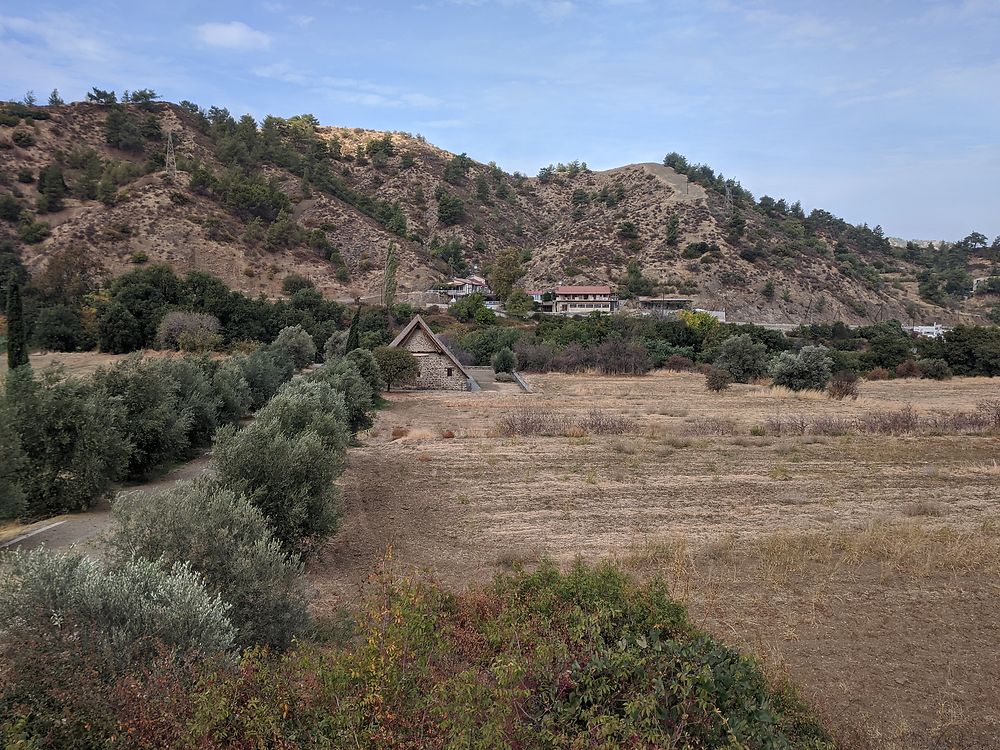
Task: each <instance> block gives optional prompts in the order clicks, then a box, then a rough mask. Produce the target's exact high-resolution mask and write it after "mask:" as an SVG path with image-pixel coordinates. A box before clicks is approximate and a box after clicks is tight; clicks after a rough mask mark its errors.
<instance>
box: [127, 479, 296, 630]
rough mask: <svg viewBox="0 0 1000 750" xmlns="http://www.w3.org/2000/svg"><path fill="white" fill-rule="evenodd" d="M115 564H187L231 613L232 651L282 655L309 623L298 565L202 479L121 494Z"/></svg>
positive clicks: (250, 511) (233, 501) (241, 503)
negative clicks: (258, 648)
mask: <svg viewBox="0 0 1000 750" xmlns="http://www.w3.org/2000/svg"><path fill="white" fill-rule="evenodd" d="M111 518H112V527H111V536H110V538H109V547H110V549H111V552H112V559H113V560H117V561H118V563H119V564H123V563H125V562H127V561H128V560H131V559H133V558H144V559H146V560H160V561H161V563H163V564H164V565H173V564H183V563H184V562H185V561H188V562H189V563H190V567H191V570H193V571H194V572H196V573H199V574H200V575H201V576H202V577H203V581H204V584H205V587H206V588H207V589H208V591H209V593H211V594H215V595H218V596H219V597H220V598H221V599H222V600H223V601H224V602H226V603H227V604H228V605H230V606H231V609H230V611H229V617H230V619H231V620H232V622H233V625H234V626H235V628H236V638H235V641H236V644H237V645H239V646H244V647H245V646H251V645H253V644H264V645H268V646H271V647H272V648H279V649H284V648H287V647H288V645H289V644H290V643H291V640H292V638H294V637H295V636H297V635H299V634H300V633H301V632H302V631H303V629H304V628H305V625H306V622H307V613H306V595H305V591H304V589H303V585H302V580H301V577H300V573H301V565H300V563H299V561H298V558H297V557H295V556H292V555H288V554H286V553H285V552H284V551H283V550H282V549H281V545H280V544H279V543H278V541H277V540H276V539H275V538H274V535H273V534H272V532H271V529H270V527H269V526H268V522H267V519H266V518H265V517H264V515H263V514H262V513H261V511H260V510H259V509H258V508H257V507H255V506H254V505H253V504H252V503H250V502H249V501H248V500H246V499H245V498H243V497H240V496H238V495H236V494H235V493H233V492H232V491H230V490H227V489H224V488H221V487H219V486H217V485H216V484H215V483H213V482H210V481H205V480H199V481H195V482H181V483H179V484H177V485H175V486H174V487H172V488H170V489H166V490H160V491H158V492H150V493H146V492H133V493H129V494H126V495H121V496H120V497H119V498H118V499H117V500H115V503H114V505H113V506H112V509H111Z"/></svg>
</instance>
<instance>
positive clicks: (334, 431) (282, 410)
mask: <svg viewBox="0 0 1000 750" xmlns="http://www.w3.org/2000/svg"><path fill="white" fill-rule="evenodd" d="M256 419H257V422H274V423H275V424H276V425H277V427H278V429H279V431H280V432H281V434H283V435H285V436H286V437H295V436H296V435H298V434H299V433H302V432H306V431H311V432H315V433H316V434H317V435H319V437H320V439H321V440H322V441H323V445H324V446H326V448H327V449H328V450H330V451H332V452H333V454H334V455H332V456H331V458H330V459H329V460H331V461H332V462H334V463H335V464H336V466H337V467H338V468H339V467H340V465H341V458H342V456H343V451H344V449H345V448H347V445H348V443H349V442H350V440H351V432H350V429H349V426H348V422H349V421H350V420H349V417H348V414H347V407H346V406H345V405H344V396H343V394H341V393H338V392H337V390H336V389H335V388H334V387H333V385H331V384H330V383H328V382H324V381H320V380H301V379H300V380H293V381H291V382H289V383H285V384H284V385H283V386H281V388H280V389H279V390H278V392H277V393H276V394H275V395H274V397H273V398H272V399H271V400H270V401H268V402H267V403H266V404H264V406H263V407H261V409H260V410H259V411H258V412H257V417H256Z"/></svg>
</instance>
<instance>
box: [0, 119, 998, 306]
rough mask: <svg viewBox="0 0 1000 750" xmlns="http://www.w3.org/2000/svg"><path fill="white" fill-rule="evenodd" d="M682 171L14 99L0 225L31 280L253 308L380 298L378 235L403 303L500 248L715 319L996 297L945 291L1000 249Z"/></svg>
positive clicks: (985, 268) (288, 123) (303, 124)
mask: <svg viewBox="0 0 1000 750" xmlns="http://www.w3.org/2000/svg"><path fill="white" fill-rule="evenodd" d="M167 131H172V133H173V141H174V143H175V151H176V157H177V167H178V169H177V173H176V178H175V180H174V181H173V182H171V181H170V180H169V179H168V178H167V173H166V172H165V171H164V156H165V150H166V132H167ZM673 156H675V157H676V155H673ZM678 159H679V158H674V159H673V160H672V161H671V163H672V164H673V165H674V166H675V167H677V169H674V168H671V167H668V166H663V165H660V164H652V163H650V164H633V165H628V166H623V167H619V168H617V169H612V170H608V171H604V172H592V171H590V170H588V169H586V166H585V165H581V164H577V163H573V164H570V165H559V166H558V167H554V168H546V169H543V170H542V171H541V172H540V173H539V175H538V176H537V177H531V178H529V177H526V176H524V175H520V174H516V173H515V174H508V173H506V172H504V171H502V170H501V169H499V168H498V167H496V166H495V165H485V164H481V163H479V162H476V161H474V160H472V159H470V158H468V157H466V156H465V155H460V156H456V155H454V154H451V153H449V152H446V151H443V150H441V149H439V148H436V147H434V146H432V145H430V144H428V143H426V141H424V139H422V138H421V137H420V136H413V135H410V134H406V133H382V132H377V131H370V130H363V129H357V128H355V129H350V128H340V127H324V126H320V125H319V124H318V123H316V122H315V121H314V120H313V119H312V118H311V116H307V115H306V116H300V117H296V118H290V119H288V120H282V119H278V118H267V119H266V120H265V121H264V122H263V123H260V124H258V123H254V122H253V121H252V120H250V119H249V118H246V117H244V118H243V119H240V120H236V119H235V118H233V117H231V116H230V115H229V113H228V112H226V111H225V110H217V109H215V108H213V109H211V110H208V111H207V112H206V111H204V110H200V109H199V108H197V107H195V106H194V105H191V104H189V103H184V104H183V105H174V104H167V103H159V102H144V103H141V104H128V105H116V106H109V105H101V104H95V103H77V104H70V105H64V106H53V107H44V108H26V107H21V106H19V105H10V106H8V107H7V109H6V110H5V112H4V114H3V115H2V116H0V193H3V194H5V195H4V197H3V199H2V200H3V211H2V212H0V215H2V216H3V218H4V219H5V221H3V222H0V233H2V236H3V237H4V238H6V241H7V243H8V247H13V248H14V252H16V253H17V254H19V255H20V260H21V262H22V263H23V264H24V266H25V267H26V268H27V269H28V271H29V272H30V273H31V274H32V275H35V276H37V275H38V274H40V273H42V272H43V271H44V270H45V269H46V267H47V266H48V265H49V264H50V261H51V260H52V259H53V258H54V257H58V256H60V254H64V253H67V252H70V253H75V255H73V257H74V258H77V259H82V258H84V257H86V259H88V260H89V261H90V262H91V263H94V264H96V268H95V273H96V274H98V275H108V274H110V275H115V274H118V273H121V272H123V271H125V270H127V269H129V268H132V267H135V265H136V264H139V263H152V262H166V263H169V264H170V265H172V266H174V267H175V268H176V269H177V270H178V271H182V272H183V271H187V270H190V269H193V268H197V269H201V270H206V271H210V272H212V273H214V274H216V275H218V276H220V277H221V278H222V279H224V280H225V281H226V282H227V283H228V284H229V285H230V286H232V287H233V288H237V289H241V290H243V291H245V292H250V293H254V294H257V293H260V294H264V295H266V296H278V295H280V290H281V281H282V279H283V278H284V277H285V276H287V275H288V274H291V273H299V274H303V275H305V276H308V277H309V278H310V279H312V280H313V281H314V283H315V284H316V285H317V287H318V288H319V289H320V290H321V291H322V292H323V293H324V295H326V296H327V297H329V298H335V299H343V300H348V299H351V298H353V297H355V296H362V297H365V296H376V295H377V294H378V291H379V289H380V286H381V281H382V268H383V265H384V258H385V254H386V251H387V248H388V247H389V246H390V244H391V243H395V244H396V245H397V246H398V257H399V263H400V265H399V270H398V280H399V292H400V294H399V298H400V299H403V298H409V299H412V300H414V301H420V300H421V295H420V294H419V293H420V292H423V291H426V290H428V289H429V288H430V287H431V286H433V284H435V283H437V282H440V281H442V280H444V279H446V278H447V277H448V276H450V275H451V274H452V273H458V272H461V271H463V270H466V269H475V270H478V271H481V272H482V271H484V270H486V269H487V268H488V266H489V264H490V262H491V260H492V259H493V258H494V256H495V255H496V253H497V252H498V251H501V250H504V249H507V248H515V249H517V250H519V251H521V252H522V258H523V268H524V271H525V276H524V279H523V281H522V282H521V283H522V284H523V285H525V286H529V287H531V286H542V285H549V284H553V283H557V282H569V283H573V282H576V283H585V282H592V283H593V282H609V283H611V284H614V285H617V286H619V288H620V289H621V290H622V291H623V293H624V294H625V295H626V296H627V295H628V294H629V293H630V292H632V293H643V294H645V293H650V292H654V293H664V294H671V293H677V294H682V295H685V296H691V297H694V299H695V301H696V304H697V305H698V306H700V307H704V308H709V309H725V310H726V311H727V314H728V316H729V318H730V319H731V320H750V321H754V322H802V321H823V320H835V319H842V320H846V321H849V322H865V321H873V320H884V319H889V318H897V319H900V320H902V321H904V322H906V323H910V322H913V323H922V322H931V321H934V320H938V321H942V322H958V321H960V320H964V321H968V322H981V321H983V320H985V317H984V316H985V315H986V313H987V312H988V310H989V306H990V305H991V304H995V303H996V299H995V296H994V298H992V299H991V296H990V295H987V296H983V297H978V298H973V299H971V300H965V299H963V297H964V295H963V294H962V293H961V292H962V286H963V284H965V281H964V278H965V276H964V275H969V276H982V275H987V274H989V273H990V269H991V267H992V265H993V264H995V262H996V259H997V255H998V254H1000V248H996V247H993V248H988V247H985V246H983V247H981V248H978V247H973V248H971V250H970V251H969V252H965V253H964V254H955V253H951V255H950V256H949V257H948V258H944V253H942V254H941V257H937V256H934V253H935V251H934V250H930V251H928V250H927V249H926V248H917V247H915V246H914V247H911V248H907V247H901V248H900V247H893V246H892V245H890V243H889V241H888V240H886V239H885V238H883V237H882V236H881V232H880V230H877V229H876V230H875V231H872V230H869V229H868V228H867V227H863V228H857V227H852V226H850V225H849V224H846V222H843V221H841V220H839V219H837V218H836V217H833V216H832V215H830V214H827V213H826V212H817V211H814V212H812V213H811V214H810V215H809V216H808V217H807V216H805V214H804V213H802V212H801V209H799V208H798V206H797V204H793V205H792V206H788V205H787V204H786V203H785V202H784V201H777V202H775V201H770V199H762V200H761V201H759V202H757V201H755V200H754V199H753V197H752V196H750V194H749V193H748V192H747V191H745V190H743V189H742V188H741V187H740V186H739V185H738V183H734V182H732V181H726V182H724V181H723V180H722V178H721V176H717V175H715V174H714V172H712V170H710V169H708V168H707V167H703V166H701V165H695V166H693V167H692V166H689V165H687V164H686V162H684V161H683V159H682V158H680V159H679V160H678ZM681 172H687V174H686V175H685V174H682V173H681ZM727 185H728V186H729V187H730V199H729V200H728V201H727V197H726V189H725V188H726V186H727ZM26 212H27V213H26ZM41 222H44V224H47V225H48V226H49V227H50V230H47V229H46V228H45V226H44V224H43V223H41ZM995 244H996V243H994V245H995ZM931 256H934V257H931ZM65 257H70V256H68V255H67V256H65ZM77 262H79V260H78V261H77ZM948 274H951V276H949V275H948ZM956 275H957V276H956ZM959 276H960V277H961V278H958V277H959ZM921 282H922V283H921ZM949 284H950V285H951V286H950V287H949ZM970 284H971V282H970ZM937 285H943V288H940V289H939V288H938V286H937ZM949 290H950V291H949ZM921 294H922V296H921ZM931 300H934V301H936V302H938V303H939V304H933V303H932V302H931Z"/></svg>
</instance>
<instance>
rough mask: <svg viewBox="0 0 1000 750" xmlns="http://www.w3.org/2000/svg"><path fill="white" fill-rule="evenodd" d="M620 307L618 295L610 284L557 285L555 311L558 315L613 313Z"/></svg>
mask: <svg viewBox="0 0 1000 750" xmlns="http://www.w3.org/2000/svg"><path fill="white" fill-rule="evenodd" d="M617 309H618V295H617V294H614V293H612V291H611V287H610V286H602V285H597V286H557V287H556V288H555V303H554V307H553V312H554V313H556V314H557V315H590V313H592V312H599V313H607V314H611V313H613V312H615V311H616V310H617Z"/></svg>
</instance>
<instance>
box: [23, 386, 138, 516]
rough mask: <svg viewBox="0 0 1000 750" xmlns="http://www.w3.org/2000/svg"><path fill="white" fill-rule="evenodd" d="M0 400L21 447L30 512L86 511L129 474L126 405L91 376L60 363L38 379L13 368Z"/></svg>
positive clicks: (24, 483) (28, 511) (36, 514)
mask: <svg viewBox="0 0 1000 750" xmlns="http://www.w3.org/2000/svg"><path fill="white" fill-rule="evenodd" d="M3 402H4V404H5V406H6V415H7V417H6V418H7V420H9V421H8V424H9V425H10V426H11V427H12V428H13V429H12V431H13V432H14V433H16V435H17V437H18V441H19V443H20V446H21V450H22V451H23V452H24V459H25V460H24V462H23V463H22V464H21V466H22V471H21V472H20V480H19V484H20V486H21V489H22V491H23V493H24V497H25V500H26V504H25V506H24V510H23V516H24V517H25V518H29V519H33V518H41V517H44V516H50V515H54V514H56V513H65V512H68V511H79V510H86V509H87V508H89V507H91V506H92V505H93V504H94V503H95V502H96V501H97V500H98V499H99V498H100V497H102V496H103V495H104V493H105V492H107V490H108V489H109V488H110V487H111V484H112V482H115V481H117V480H118V479H121V477H122V476H123V475H124V473H125V470H126V466H127V457H128V454H129V448H130V446H129V443H128V441H127V440H126V439H125V438H124V436H123V430H124V421H125V413H124V409H123V405H122V404H121V402H120V401H119V400H118V399H109V398H107V396H106V395H105V394H104V393H103V391H101V390H100V389H98V388H97V387H95V385H94V383H93V381H91V380H89V379H88V380H83V379H80V378H70V377H66V376H65V374H64V373H63V372H62V371H61V370H58V369H49V370H46V371H44V372H42V374H41V376H40V377H39V378H37V379H36V378H35V377H34V376H33V374H32V372H31V370H30V369H29V368H20V370H19V371H18V372H16V373H8V375H7V387H6V391H5V392H4V394H3Z"/></svg>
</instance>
